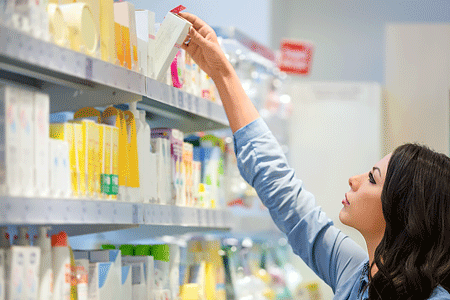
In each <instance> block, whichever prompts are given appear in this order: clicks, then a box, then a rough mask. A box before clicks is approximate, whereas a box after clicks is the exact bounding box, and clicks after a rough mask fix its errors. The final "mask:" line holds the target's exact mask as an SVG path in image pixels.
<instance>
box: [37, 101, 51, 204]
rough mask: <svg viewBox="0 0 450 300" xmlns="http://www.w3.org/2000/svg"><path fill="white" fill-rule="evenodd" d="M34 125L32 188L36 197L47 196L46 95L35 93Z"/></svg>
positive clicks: (47, 103)
mask: <svg viewBox="0 0 450 300" xmlns="http://www.w3.org/2000/svg"><path fill="white" fill-rule="evenodd" d="M33 106H34V107H33V123H34V188H35V191H36V196H39V197H46V196H48V195H49V192H50V187H49V182H48V180H49V176H50V175H49V169H48V168H49V161H48V159H49V155H48V152H49V150H48V139H49V137H48V132H49V113H50V102H49V96H48V95H47V94H43V93H39V92H35V93H34V103H33Z"/></svg>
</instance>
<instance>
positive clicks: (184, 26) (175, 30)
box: [154, 12, 192, 81]
mask: <svg viewBox="0 0 450 300" xmlns="http://www.w3.org/2000/svg"><path fill="white" fill-rule="evenodd" d="M191 26H192V24H191V23H189V22H188V21H186V20H185V19H183V18H181V17H180V16H178V15H176V14H173V13H171V12H169V13H167V15H166V17H165V18H164V21H163V22H162V24H161V27H160V28H159V30H158V32H157V33H156V44H155V56H154V68H155V69H154V70H155V78H156V80H158V81H162V80H163V79H164V77H165V75H166V74H167V70H168V69H169V67H170V64H171V63H172V61H173V59H174V57H175V55H176V54H177V52H178V50H179V49H180V47H181V43H183V42H184V40H185V38H186V36H187V34H188V32H189V28H190V27H191Z"/></svg>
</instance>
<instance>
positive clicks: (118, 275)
mask: <svg viewBox="0 0 450 300" xmlns="http://www.w3.org/2000/svg"><path fill="white" fill-rule="evenodd" d="M89 260H90V262H91V263H103V262H110V263H112V265H111V269H110V271H109V274H108V276H107V279H106V281H105V287H100V289H99V292H100V293H102V289H105V288H106V287H109V289H112V294H111V298H110V299H117V300H120V299H121V298H120V297H121V295H122V291H121V286H122V282H121V279H122V255H121V253H120V250H93V251H89Z"/></svg>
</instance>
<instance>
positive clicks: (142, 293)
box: [129, 263, 151, 300]
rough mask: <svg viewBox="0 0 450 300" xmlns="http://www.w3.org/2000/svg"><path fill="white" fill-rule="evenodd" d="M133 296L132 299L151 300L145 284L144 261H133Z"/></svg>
mask: <svg viewBox="0 0 450 300" xmlns="http://www.w3.org/2000/svg"><path fill="white" fill-rule="evenodd" d="M129 265H130V267H131V296H132V299H140V300H150V299H151V298H148V297H147V296H146V295H147V291H146V286H145V273H144V264H143V263H131V264H129Z"/></svg>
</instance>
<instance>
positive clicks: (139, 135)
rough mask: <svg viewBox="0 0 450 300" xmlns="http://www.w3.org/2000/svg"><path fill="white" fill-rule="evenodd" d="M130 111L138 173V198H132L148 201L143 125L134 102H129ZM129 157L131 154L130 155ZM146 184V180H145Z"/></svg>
mask: <svg viewBox="0 0 450 300" xmlns="http://www.w3.org/2000/svg"><path fill="white" fill-rule="evenodd" d="M130 111H131V112H132V113H133V116H134V121H135V128H136V143H137V156H138V173H139V185H140V187H139V193H138V195H139V198H138V199H134V201H135V202H148V201H145V200H144V199H145V197H146V194H145V191H144V189H145V182H146V181H145V175H144V174H145V173H146V172H145V157H144V156H145V153H144V151H145V150H144V149H145V145H144V130H145V128H144V126H143V124H142V122H141V120H140V114H139V112H138V111H137V109H136V102H132V103H130ZM130 157H131V156H130ZM147 184H148V182H147Z"/></svg>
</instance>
